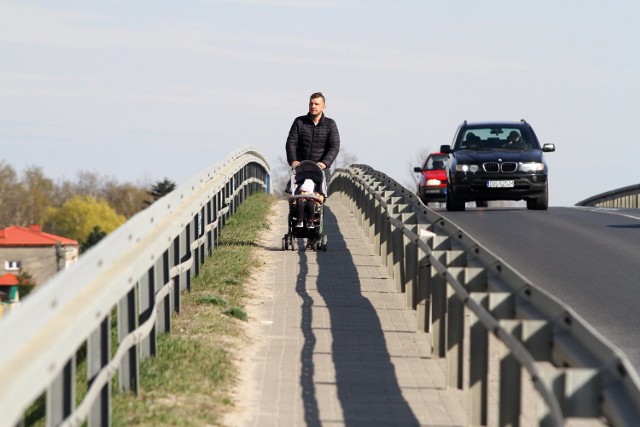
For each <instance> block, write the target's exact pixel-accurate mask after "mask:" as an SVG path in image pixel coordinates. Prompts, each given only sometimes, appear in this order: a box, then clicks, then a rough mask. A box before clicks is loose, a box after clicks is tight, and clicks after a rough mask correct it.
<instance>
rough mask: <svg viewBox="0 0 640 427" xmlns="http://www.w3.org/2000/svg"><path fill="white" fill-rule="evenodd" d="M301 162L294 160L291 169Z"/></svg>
mask: <svg viewBox="0 0 640 427" xmlns="http://www.w3.org/2000/svg"><path fill="white" fill-rule="evenodd" d="M299 164H300V162H299V161H297V160H294V161H293V162H291V169H293V168H296V167H298V165H299Z"/></svg>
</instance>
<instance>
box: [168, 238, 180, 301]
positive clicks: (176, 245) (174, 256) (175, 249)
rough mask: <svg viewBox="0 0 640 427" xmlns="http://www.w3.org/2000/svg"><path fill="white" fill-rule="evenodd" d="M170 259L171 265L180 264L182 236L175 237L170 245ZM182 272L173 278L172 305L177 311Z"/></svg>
mask: <svg viewBox="0 0 640 427" xmlns="http://www.w3.org/2000/svg"><path fill="white" fill-rule="evenodd" d="M169 259H170V260H171V267H172V268H173V267H175V266H176V265H180V236H178V237H174V239H173V242H172V243H171V245H170V246H169ZM180 291H181V285H180V274H177V275H176V276H174V278H173V293H172V302H171V305H172V307H173V310H174V311H175V312H176V313H180Z"/></svg>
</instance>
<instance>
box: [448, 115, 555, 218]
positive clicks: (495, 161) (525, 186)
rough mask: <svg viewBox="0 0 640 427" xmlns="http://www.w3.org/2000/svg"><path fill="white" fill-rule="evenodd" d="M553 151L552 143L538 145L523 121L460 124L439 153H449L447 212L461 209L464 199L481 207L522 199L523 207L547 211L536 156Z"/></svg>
mask: <svg viewBox="0 0 640 427" xmlns="http://www.w3.org/2000/svg"><path fill="white" fill-rule="evenodd" d="M555 149H556V147H555V145H554V144H544V145H543V146H542V147H540V143H539V142H538V138H537V137H536V134H535V133H534V132H533V129H532V128H531V126H530V125H529V123H527V122H526V121H524V120H521V121H519V122H477V123H467V122H466V120H465V121H464V122H463V123H462V124H461V125H460V126H459V127H458V131H457V132H456V135H455V137H454V139H453V145H443V146H441V147H440V151H441V152H442V153H448V154H449V162H448V167H447V181H448V189H447V210H449V211H463V210H464V209H465V203H466V202H468V201H475V202H476V206H479V207H486V206H487V201H488V200H523V199H524V200H526V201H527V208H528V209H538V210H545V209H547V208H548V206H549V188H548V184H547V163H546V162H545V160H544V157H543V155H542V153H543V152H551V151H555Z"/></svg>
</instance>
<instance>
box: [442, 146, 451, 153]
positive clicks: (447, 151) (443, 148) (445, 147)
mask: <svg viewBox="0 0 640 427" xmlns="http://www.w3.org/2000/svg"><path fill="white" fill-rule="evenodd" d="M451 151H452V150H451V146H450V145H441V146H440V152H441V153H445V154H449V153H451Z"/></svg>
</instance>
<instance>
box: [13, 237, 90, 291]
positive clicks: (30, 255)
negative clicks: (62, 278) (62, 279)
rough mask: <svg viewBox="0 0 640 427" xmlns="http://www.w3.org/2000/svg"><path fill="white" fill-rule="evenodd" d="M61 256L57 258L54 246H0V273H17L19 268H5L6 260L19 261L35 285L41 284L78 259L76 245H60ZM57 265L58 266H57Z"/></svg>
mask: <svg viewBox="0 0 640 427" xmlns="http://www.w3.org/2000/svg"><path fill="white" fill-rule="evenodd" d="M61 250H62V258H61V259H60V260H58V257H57V256H56V247H55V246H39V247H0V275H3V274H5V273H13V274H18V273H19V272H20V271H19V270H12V269H7V268H6V267H7V262H8V261H19V262H20V263H21V268H22V271H23V272H25V273H28V274H30V275H31V277H32V279H33V281H34V282H35V284H36V285H41V284H43V283H45V282H46V281H47V280H48V279H50V278H51V277H52V276H53V275H55V274H56V273H57V272H58V270H59V269H66V268H67V267H69V266H70V265H72V264H75V263H76V262H77V260H78V247H77V246H67V247H64V246H63V247H62V248H61ZM58 265H59V266H60V267H58Z"/></svg>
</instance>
